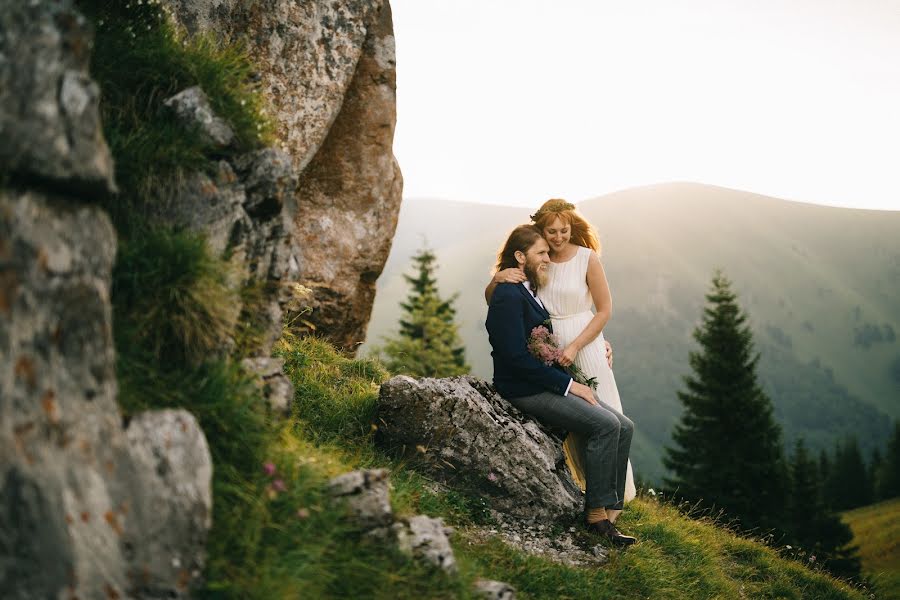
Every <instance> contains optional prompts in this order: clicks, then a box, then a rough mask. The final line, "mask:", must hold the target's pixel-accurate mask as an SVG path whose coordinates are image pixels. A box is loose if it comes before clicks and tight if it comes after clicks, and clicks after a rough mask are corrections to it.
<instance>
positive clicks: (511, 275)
mask: <svg viewBox="0 0 900 600" xmlns="http://www.w3.org/2000/svg"><path fill="white" fill-rule="evenodd" d="M523 281H525V271H523V270H522V269H517V268H515V267H510V268H508V269H503V270H502V271H497V272H496V273H494V283H522V282H523Z"/></svg>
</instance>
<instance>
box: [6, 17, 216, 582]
mask: <svg viewBox="0 0 900 600" xmlns="http://www.w3.org/2000/svg"><path fill="white" fill-rule="evenodd" d="M0 44H2V49H0V50H2V51H0V124H2V128H3V130H2V131H3V133H2V135H3V140H4V143H3V144H2V147H3V150H2V151H0V172H3V173H9V174H10V175H11V177H10V181H8V182H4V183H6V184H7V187H5V188H0V590H2V595H3V597H4V598H59V597H64V596H65V597H81V598H120V597H133V598H163V597H165V598H178V597H185V596H186V595H187V594H189V591H190V589H191V587H192V586H194V585H196V584H197V583H199V582H200V581H201V575H202V571H203V565H204V561H205V542H206V535H207V531H208V529H209V526H210V519H209V517H210V511H211V500H210V483H211V482H210V478H211V466H210V457H209V452H208V450H207V449H206V442H205V439H204V438H203V433H202V432H201V431H200V430H199V428H198V427H197V424H196V422H195V421H194V420H193V418H192V417H190V415H187V414H186V413H175V414H169V413H163V414H156V413H147V414H144V415H138V416H137V417H136V418H135V419H134V420H133V424H134V428H130V429H128V430H125V429H123V426H122V417H121V415H120V413H119V410H118V406H117V404H116V397H115V396H116V381H115V368H114V365H115V356H114V350H113V340H112V314H111V312H112V311H111V307H110V302H109V287H110V276H111V271H112V266H113V259H114V257H115V252H116V237H115V232H114V230H113V227H112V225H111V223H110V221H109V219H108V218H107V216H106V214H105V213H104V212H103V211H102V210H100V209H99V208H97V207H95V206H92V205H91V204H90V200H92V199H94V198H95V197H96V196H95V194H96V193H102V192H103V191H110V190H111V189H112V188H113V172H112V162H111V160H110V159H109V150H108V149H107V146H106V144H105V142H104V140H103V137H102V134H101V131H100V129H99V121H98V118H97V115H98V106H97V100H98V95H97V93H96V91H97V87H96V85H95V84H94V83H93V82H92V81H91V80H90V78H89V76H88V74H87V63H88V59H89V57H88V56H87V49H88V48H90V45H91V39H90V35H89V31H88V28H87V26H86V23H85V21H84V19H82V18H81V17H80V16H79V15H78V14H77V13H76V12H74V10H73V9H72V7H71V3H70V2H67V1H64V0H63V1H59V0H57V1H49V0H48V1H44V2H28V3H21V2H15V3H13V2H6V3H2V4H0ZM10 74H28V76H24V75H23V77H24V79H21V80H18V81H16V85H15V86H13V85H12V80H11V79H9V77H10ZM73 86H75V87H73ZM42 146H46V147H42ZM63 190H66V191H67V192H63ZM142 424H143V425H142ZM186 455H190V457H191V460H190V461H187V460H184V456H186ZM161 516H162V517H164V519H163V520H160V517H161Z"/></svg>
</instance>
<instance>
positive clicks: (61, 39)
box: [0, 1, 114, 192]
mask: <svg viewBox="0 0 900 600" xmlns="http://www.w3.org/2000/svg"><path fill="white" fill-rule="evenodd" d="M90 47H91V35H90V30H89V28H88V27H87V23H86V21H85V19H84V17H83V16H81V15H80V14H78V13H77V12H76V11H75V10H74V9H73V8H72V3H71V2H66V1H61V2H3V3H2V5H0V140H2V143H0V166H2V169H0V170H2V171H7V172H9V173H11V174H15V175H16V176H18V177H20V178H24V179H32V180H37V181H39V182H40V183H41V185H43V186H45V187H47V186H53V187H57V188H64V189H68V190H71V189H73V188H77V189H80V190H83V191H88V192H103V191H108V190H111V189H113V188H114V183H113V168H112V158H111V157H110V153H109V148H108V147H107V146H106V142H105V141H104V139H103V132H102V130H101V127H100V111H99V106H98V101H99V98H100V89H99V87H98V86H97V84H96V83H95V82H94V81H92V80H91V78H90V76H89V75H88V65H89V62H90Z"/></svg>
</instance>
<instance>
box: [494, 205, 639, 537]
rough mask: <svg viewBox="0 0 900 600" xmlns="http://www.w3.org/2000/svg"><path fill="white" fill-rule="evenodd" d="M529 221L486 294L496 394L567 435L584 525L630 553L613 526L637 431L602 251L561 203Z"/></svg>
mask: <svg viewBox="0 0 900 600" xmlns="http://www.w3.org/2000/svg"><path fill="white" fill-rule="evenodd" d="M532 221H533V224H529V225H520V226H518V227H516V228H515V229H514V230H513V232H512V233H511V234H510V236H509V238H508V239H507V240H506V243H505V244H504V246H503V248H502V249H501V250H500V253H499V254H498V256H497V265H496V273H495V275H494V278H493V279H492V280H491V282H490V284H489V285H488V287H487V289H486V290H485V297H486V299H487V300H488V303H489V309H488V316H487V322H486V326H487V331H488V336H489V338H490V343H491V346H492V348H493V352H492V353H491V354H492V356H493V358H494V387H495V388H496V389H497V392H498V393H499V394H500V395H501V396H503V397H504V398H506V399H507V400H508V401H509V402H510V403H511V404H512V405H513V406H515V407H516V408H518V409H519V410H521V411H523V412H525V413H527V414H529V415H532V416H534V417H535V418H537V419H538V420H539V421H541V422H542V423H544V424H546V425H549V426H552V427H561V428H564V429H565V430H566V431H568V432H570V435H569V437H568V438H567V440H566V444H565V450H566V454H567V459H568V461H569V463H570V467H572V472H573V475H574V476H575V479H576V481H577V480H579V479H582V478H583V481H579V483H580V484H582V487H583V488H584V489H585V525H586V527H587V529H588V530H589V531H591V532H594V533H597V534H600V535H601V536H604V537H605V538H608V539H609V540H610V541H611V542H612V543H614V544H617V545H621V546H627V545H630V544H633V543H634V542H635V538H633V537H631V536H627V535H624V534H622V533H621V532H620V531H619V530H618V529H616V527H615V526H614V525H613V523H614V522H615V520H616V518H617V517H618V515H619V513H620V512H621V511H622V508H623V506H624V503H625V501H627V500H630V499H631V498H633V497H634V495H635V491H634V483H633V477H632V473H631V468H630V463H629V460H628V455H629V452H630V449H631V438H632V434H633V432H634V424H633V423H632V422H631V420H629V419H628V417H626V416H624V415H623V414H622V405H621V401H620V400H619V393H618V391H617V389H616V383H615V378H614V377H613V375H612V369H611V366H612V350H611V348H610V347H609V344H608V343H605V341H604V339H603V333H602V330H603V327H604V326H605V325H606V322H607V321H608V320H609V315H610V310H611V305H612V301H611V299H610V293H609V287H608V285H607V282H606V275H605V274H604V272H603V267H602V265H601V264H600V259H599V257H598V254H597V253H598V251H599V247H600V245H599V242H598V240H597V235H596V233H595V232H594V230H593V228H592V227H591V226H590V224H588V223H587V222H586V221H585V220H584V218H583V217H581V215H579V214H578V213H577V212H576V211H575V207H574V206H573V205H572V204H569V203H568V202H565V201H563V200H550V201H548V202H546V203H545V204H544V205H543V206H542V207H541V209H540V210H538V212H537V213H536V214H534V215H533V216H532ZM592 306H593V307H594V309H595V310H594V311H592V310H591V308H592ZM548 325H549V326H550V327H547V326H548ZM542 326H543V327H544V329H543V330H542V329H541V327H542ZM551 331H552V333H553V334H554V335H555V337H556V339H557V340H558V345H554V344H553V340H551V339H549V333H550V332H551ZM604 344H605V346H606V347H605V352H604ZM570 373H571V374H570ZM576 379H577V380H576ZM578 380H580V381H578ZM593 386H596V388H597V391H596V392H595V391H594V389H592V387H593Z"/></svg>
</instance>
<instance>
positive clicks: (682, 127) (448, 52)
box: [392, 0, 900, 210]
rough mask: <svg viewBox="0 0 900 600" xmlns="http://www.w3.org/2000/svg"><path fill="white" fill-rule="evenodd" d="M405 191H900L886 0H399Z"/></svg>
mask: <svg viewBox="0 0 900 600" xmlns="http://www.w3.org/2000/svg"><path fill="white" fill-rule="evenodd" d="M392 5H393V11H394V20H395V26H396V32H397V64H398V124H397V135H396V143H395V151H396V154H397V156H398V158H399V160H400V164H401V166H402V168H403V172H404V178H405V181H406V184H405V195H406V196H407V197H440V198H447V199H465V200H468V201H473V202H487V203H496V204H506V205H517V206H528V207H533V206H535V205H537V204H539V203H540V202H541V201H542V200H544V199H546V198H551V197H564V198H567V199H569V200H571V201H573V202H579V201H582V200H585V199H588V198H591V197H595V196H598V195H601V194H608V193H611V192H614V191H617V190H622V189H627V188H632V187H635V186H640V185H647V184H651V183H656V182H666V181H697V182H703V183H707V184H714V185H721V186H725V187H729V188H733V189H744V190H752V191H754V192H756V193H760V194H766V195H769V196H775V197H779V198H786V199H793V200H800V201H806V202H816V203H823V204H834V205H842V206H848V207H860V208H882V209H891V210H896V209H900V175H898V169H897V168H896V162H897V157H898V156H900V147H898V141H897V140H900V111H897V109H896V107H897V106H900V35H897V32H900V8H898V6H897V3H896V2H893V1H888V0H866V1H862V2H860V1H855V0H836V1H834V2H827V3H823V2H817V1H814V0H793V1H792V2H781V1H778V0H761V1H759V2H752V3H746V2H737V1H736V0H717V1H712V0H702V1H701V0H686V1H684V2H676V3H672V2H664V1H663V0H643V1H638V2H624V3H623V2H611V1H607V0H584V1H575V0H560V1H554V2H550V1H534V0H532V1H523V2H512V1H503V0H454V1H453V2H448V1H444V0H395V1H394V2H392Z"/></svg>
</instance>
